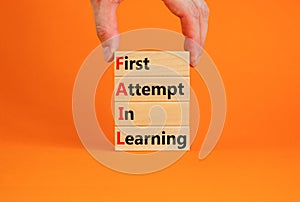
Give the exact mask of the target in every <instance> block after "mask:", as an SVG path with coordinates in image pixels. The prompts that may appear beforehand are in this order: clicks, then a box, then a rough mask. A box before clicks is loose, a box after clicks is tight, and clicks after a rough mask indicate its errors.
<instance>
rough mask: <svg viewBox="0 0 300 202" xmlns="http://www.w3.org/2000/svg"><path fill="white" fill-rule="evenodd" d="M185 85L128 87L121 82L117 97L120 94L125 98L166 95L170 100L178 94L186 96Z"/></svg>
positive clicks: (131, 85) (134, 85)
mask: <svg viewBox="0 0 300 202" xmlns="http://www.w3.org/2000/svg"><path fill="white" fill-rule="evenodd" d="M183 89H184V85H183V84H182V83H179V84H178V86H174V85H171V86H160V85H154V86H149V85H145V86H141V85H140V84H138V83H137V84H132V83H131V84H129V85H128V86H127V87H126V86H125V84H124V83H122V82H120V83H119V86H118V89H117V92H116V96H119V95H120V94H123V95H125V96H129V95H130V96H151V95H166V96H167V97H168V99H169V100H170V99H171V98H172V96H174V95H176V94H177V93H178V94H179V95H184V92H183Z"/></svg>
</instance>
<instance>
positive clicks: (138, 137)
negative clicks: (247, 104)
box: [115, 126, 190, 151]
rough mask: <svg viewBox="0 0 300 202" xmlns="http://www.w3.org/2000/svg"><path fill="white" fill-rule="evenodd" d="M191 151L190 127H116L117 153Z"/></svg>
mask: <svg viewBox="0 0 300 202" xmlns="http://www.w3.org/2000/svg"><path fill="white" fill-rule="evenodd" d="M189 149H190V129H189V127H188V126H182V127H181V126H161V127H159V126H155V127H154V126H149V127H131V126H116V127H115V150H116V151H157V150H166V151H178V150H180V151H186V150H189Z"/></svg>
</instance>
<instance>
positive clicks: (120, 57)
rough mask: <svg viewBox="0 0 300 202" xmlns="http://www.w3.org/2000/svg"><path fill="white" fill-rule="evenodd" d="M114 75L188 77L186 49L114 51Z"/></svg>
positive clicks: (187, 54)
mask: <svg viewBox="0 0 300 202" xmlns="http://www.w3.org/2000/svg"><path fill="white" fill-rule="evenodd" d="M114 61H115V65H114V72H115V77H123V76H126V77H160V76H164V77H167V76H172V77H176V76H178V77H188V76H190V65H189V63H190V61H189V52H187V51H175V52H174V51H172V52H168V51H134V52H133V51H127V52H126V51H116V52H115V60H114Z"/></svg>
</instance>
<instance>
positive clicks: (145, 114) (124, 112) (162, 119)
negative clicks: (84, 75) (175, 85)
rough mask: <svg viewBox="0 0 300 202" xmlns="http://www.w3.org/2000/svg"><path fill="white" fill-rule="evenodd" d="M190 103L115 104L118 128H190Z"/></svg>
mask: <svg viewBox="0 0 300 202" xmlns="http://www.w3.org/2000/svg"><path fill="white" fill-rule="evenodd" d="M189 104H190V103H189V102H129V103H128V102H115V110H114V112H115V114H114V115H115V125H118V126H149V125H152V126H188V125H189Z"/></svg>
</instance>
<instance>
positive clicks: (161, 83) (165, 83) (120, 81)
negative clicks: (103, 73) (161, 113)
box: [114, 77, 190, 102]
mask: <svg viewBox="0 0 300 202" xmlns="http://www.w3.org/2000/svg"><path fill="white" fill-rule="evenodd" d="M129 85H131V86H130V87H131V89H129ZM137 85H139V86H140V88H139V87H138V88H139V90H138V91H137V90H136V87H137ZM132 87H134V88H132ZM124 88H125V90H126V92H119V91H120V90H124ZM130 90H131V91H132V92H131V93H133V94H134V95H131V94H130ZM138 93H139V95H138ZM114 95H115V101H168V102H169V101H189V100H190V79H189V77H170V78H168V79H166V78H163V77H145V78H143V79H141V78H137V77H130V78H129V77H124V78H121V77H115V91H114Z"/></svg>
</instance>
